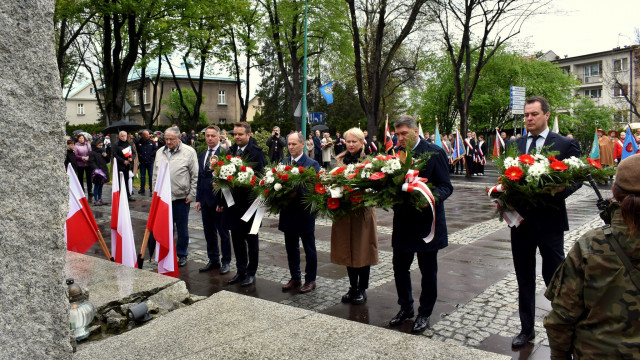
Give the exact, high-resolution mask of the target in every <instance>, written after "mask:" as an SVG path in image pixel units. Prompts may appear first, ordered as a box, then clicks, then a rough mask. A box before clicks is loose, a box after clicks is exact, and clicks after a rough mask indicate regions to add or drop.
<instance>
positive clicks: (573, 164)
mask: <svg viewBox="0 0 640 360" xmlns="http://www.w3.org/2000/svg"><path fill="white" fill-rule="evenodd" d="M564 163H565V164H567V166H569V168H572V169H579V168H581V167H584V166H586V165H585V164H584V163H583V162H582V160H580V159H578V158H577V157H575V156H572V157H570V158H568V159H565V160H564Z"/></svg>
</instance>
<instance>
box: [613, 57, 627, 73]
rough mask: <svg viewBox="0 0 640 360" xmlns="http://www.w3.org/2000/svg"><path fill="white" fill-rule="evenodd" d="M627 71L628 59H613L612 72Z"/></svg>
mask: <svg viewBox="0 0 640 360" xmlns="http://www.w3.org/2000/svg"><path fill="white" fill-rule="evenodd" d="M627 70H628V59H627V58H622V59H615V60H613V71H627Z"/></svg>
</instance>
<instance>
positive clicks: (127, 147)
mask: <svg viewBox="0 0 640 360" xmlns="http://www.w3.org/2000/svg"><path fill="white" fill-rule="evenodd" d="M113 156H114V157H115V158H116V162H117V163H118V172H122V175H123V176H124V184H120V189H122V188H123V187H124V188H125V190H126V192H127V197H128V198H129V201H134V199H133V197H131V191H129V171H130V170H131V169H133V161H134V160H135V159H134V153H133V147H132V146H131V144H130V143H129V142H128V141H127V132H126V131H120V133H119V134H118V142H117V143H116V146H115V148H114V150H113Z"/></svg>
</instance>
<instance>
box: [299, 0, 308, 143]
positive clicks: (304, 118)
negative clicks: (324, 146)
mask: <svg viewBox="0 0 640 360" xmlns="http://www.w3.org/2000/svg"><path fill="white" fill-rule="evenodd" d="M308 8H309V4H308V0H305V1H304V56H303V58H302V106H301V107H302V109H301V112H302V114H300V115H301V117H300V127H301V130H302V138H303V139H304V140H303V144H304V152H305V153H306V151H307V20H308V19H307V15H308Z"/></svg>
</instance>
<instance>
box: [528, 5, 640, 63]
mask: <svg viewBox="0 0 640 360" xmlns="http://www.w3.org/2000/svg"><path fill="white" fill-rule="evenodd" d="M550 11H552V12H555V13H553V14H549V15H538V16H536V17H535V18H534V19H531V20H528V21H526V22H525V24H524V25H523V27H522V31H521V34H520V35H519V38H520V39H522V40H527V41H529V43H530V46H531V50H533V51H531V52H532V53H533V52H535V51H536V50H541V51H543V52H546V51H548V50H553V51H554V52H555V53H556V54H557V55H559V56H561V57H564V55H568V56H569V57H573V56H579V55H585V54H589V53H594V52H600V51H605V50H610V49H612V48H614V47H617V46H620V47H622V46H624V45H632V44H635V43H636V37H635V33H634V29H635V28H637V27H638V28H640V1H639V0H608V1H607V0H555V1H553V9H550Z"/></svg>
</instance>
